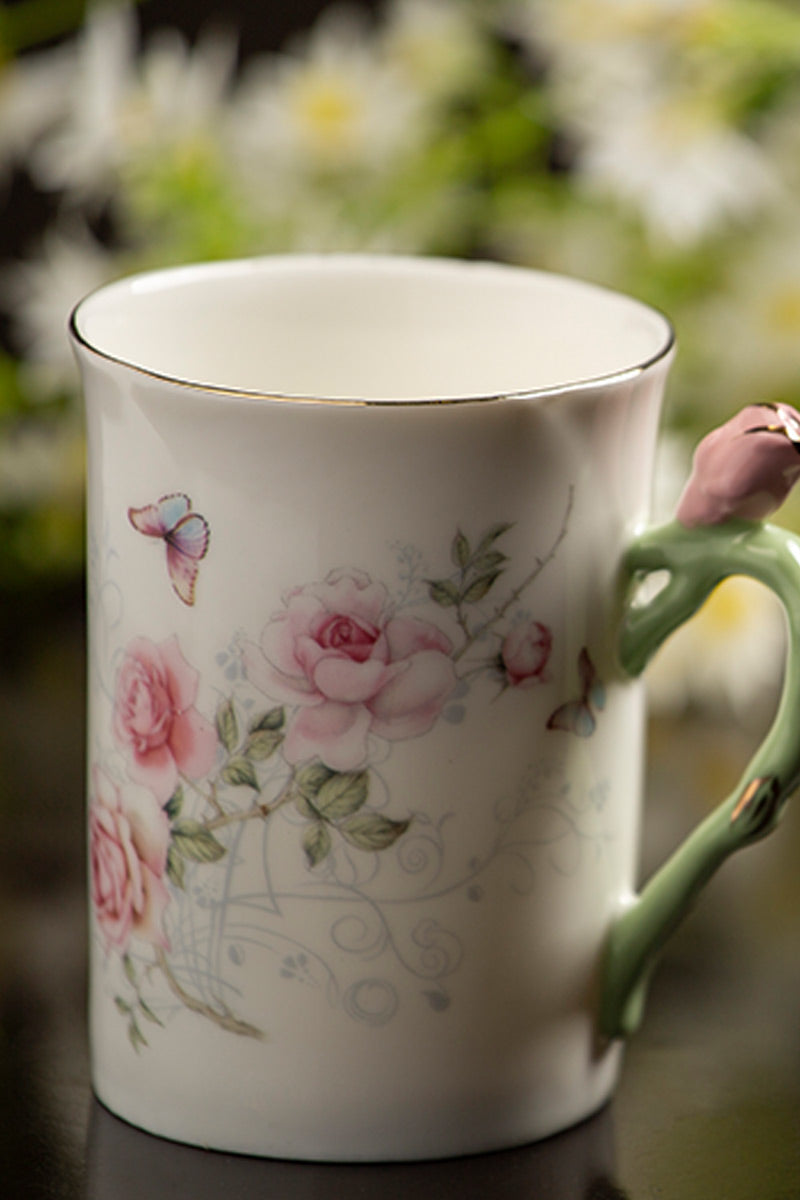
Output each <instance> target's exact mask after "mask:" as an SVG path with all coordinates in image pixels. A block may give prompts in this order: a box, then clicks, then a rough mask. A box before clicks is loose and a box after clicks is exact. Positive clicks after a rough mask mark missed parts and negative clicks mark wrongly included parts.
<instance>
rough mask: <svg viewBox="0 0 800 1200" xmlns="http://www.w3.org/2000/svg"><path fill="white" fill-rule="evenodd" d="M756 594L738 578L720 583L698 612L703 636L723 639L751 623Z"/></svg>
mask: <svg viewBox="0 0 800 1200" xmlns="http://www.w3.org/2000/svg"><path fill="white" fill-rule="evenodd" d="M757 599H758V597H757V596H754V593H753V588H752V587H747V585H745V586H742V584H741V581H740V580H736V579H730V580H727V581H726V582H725V583H721V584H720V585H719V586H718V587H717V588H715V590H714V591H713V592H712V593H711V595H710V596H709V598H708V601H707V603H706V605H705V607H704V608H703V610H702V612H701V614H700V620H701V621H702V623H703V636H704V637H709V638H713V639H719V640H720V641H724V640H725V639H726V638H729V637H730V636H731V635H732V634H735V633H737V632H741V631H743V630H745V629H747V627H748V625H751V624H752V620H753V615H754V611H755V605H756V603H757Z"/></svg>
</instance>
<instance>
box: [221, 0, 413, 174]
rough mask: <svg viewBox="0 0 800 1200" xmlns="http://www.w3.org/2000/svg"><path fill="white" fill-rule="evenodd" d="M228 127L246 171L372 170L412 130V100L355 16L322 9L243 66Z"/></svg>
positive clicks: (409, 136) (399, 146)
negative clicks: (284, 42)
mask: <svg viewBox="0 0 800 1200" xmlns="http://www.w3.org/2000/svg"><path fill="white" fill-rule="evenodd" d="M236 108H237V111H236V115H235V118H234V125H233V128H234V131H235V140H236V146H237V148H238V152H239V159H240V162H241V165H242V169H243V170H244V171H250V172H253V171H256V172H260V174H261V176H262V178H263V182H264V185H265V186H269V184H270V179H271V178H272V179H274V176H275V173H276V172H277V171H280V170H289V171H297V172H300V173H301V174H309V173H310V174H314V173H322V174H325V173H328V172H333V173H337V174H342V175H343V174H346V173H348V172H352V171H358V172H373V171H375V170H380V169H382V168H384V167H386V166H387V165H389V164H391V163H392V161H393V159H394V158H395V156H396V155H397V154H398V153H400V152H402V151H403V150H404V149H405V148H406V147H407V146H408V144H409V143H410V141H412V140H413V139H414V138H415V137H416V136H418V134H417V131H416V129H415V121H414V117H415V115H416V113H417V111H418V100H417V98H416V96H415V94H414V91H413V89H412V88H411V87H410V86H409V84H408V82H407V81H406V80H405V79H404V78H403V76H402V75H401V74H400V73H399V72H398V71H397V69H396V68H395V67H393V66H391V65H390V64H389V63H387V61H386V59H385V57H383V56H382V55H381V54H380V52H379V48H378V45H377V42H376V40H375V39H374V38H372V37H371V36H370V35H369V33H368V31H367V29H366V28H365V27H364V25H363V23H362V21H361V20H359V19H358V17H357V16H356V14H355V13H351V12H350V11H349V10H345V9H338V8H334V9H329V10H326V11H325V12H324V13H323V15H322V17H321V18H320V20H319V21H318V22H317V23H316V24H315V26H314V27H313V28H312V30H311V31H310V33H309V34H308V35H307V37H304V38H302V39H300V40H298V41H297V42H295V43H294V44H293V45H292V46H289V47H288V48H287V50H286V51H285V52H284V53H282V54H281V55H275V56H269V57H261V58H259V59H257V60H255V61H254V62H253V63H252V64H251V65H250V67H249V68H248V70H247V72H246V75H245V78H244V80H243V83H242V86H241V89H240V91H239V95H238V98H237V105H236Z"/></svg>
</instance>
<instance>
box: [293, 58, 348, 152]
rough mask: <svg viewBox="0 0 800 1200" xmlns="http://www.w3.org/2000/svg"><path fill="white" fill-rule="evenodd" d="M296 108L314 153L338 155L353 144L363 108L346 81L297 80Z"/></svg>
mask: <svg viewBox="0 0 800 1200" xmlns="http://www.w3.org/2000/svg"><path fill="white" fill-rule="evenodd" d="M292 108H293V111H294V114H295V119H296V120H297V123H298V125H299V126H300V127H301V130H302V132H303V134H304V136H305V137H306V138H307V139H308V141H309V142H310V143H311V146H312V148H313V149H314V150H316V151H318V152H322V153H328V154H330V153H335V152H336V151H337V150H342V149H344V148H345V147H346V146H347V145H349V144H350V143H351V142H352V141H353V134H354V129H355V125H356V124H357V121H358V117H359V114H360V110H361V105H360V104H359V98H358V96H357V95H356V94H355V93H354V92H353V89H352V88H350V87H349V86H348V84H347V81H346V80H345V79H342V78H339V77H337V76H333V75H327V76H325V75H323V76H320V75H317V76H315V77H312V78H306V79H302V80H297V81H296V84H295V88H294V95H293V97H292Z"/></svg>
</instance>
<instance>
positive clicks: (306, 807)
mask: <svg viewBox="0 0 800 1200" xmlns="http://www.w3.org/2000/svg"><path fill="white" fill-rule="evenodd" d="M292 799H293V800H294V806H295V808H296V809H297V811H298V812H299V813H300V815H301V816H302V817H305V818H306V820H308V821H318V820H319V813H318V812H317V810H316V809H315V808H314V806H313V805H312V804H311V801H310V800H308V799H307V798H306V797H305V796H304V795H303V793H302V792H293V793H292Z"/></svg>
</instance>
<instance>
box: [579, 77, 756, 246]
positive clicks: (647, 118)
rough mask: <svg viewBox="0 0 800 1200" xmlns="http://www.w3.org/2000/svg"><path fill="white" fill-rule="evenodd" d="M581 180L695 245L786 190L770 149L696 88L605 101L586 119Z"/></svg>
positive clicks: (657, 231)
mask: <svg viewBox="0 0 800 1200" xmlns="http://www.w3.org/2000/svg"><path fill="white" fill-rule="evenodd" d="M581 133H582V136H583V139H584V144H583V149H582V152H581V153H580V155H579V158H578V172H579V181H578V182H579V183H582V184H583V186H587V187H589V188H591V189H593V190H598V191H600V192H603V193H606V194H609V195H613V196H616V197H617V198H618V199H620V200H622V201H624V202H626V203H628V204H631V205H632V206H633V207H634V208H635V209H636V210H637V211H638V212H639V213H640V214H641V216H642V217H643V219H644V221H645V224H646V225H647V226H648V228H649V229H650V230H651V231H652V233H653V234H654V235H655V236H657V237H659V238H662V239H666V240H668V241H670V242H672V243H674V244H676V245H678V246H688V245H691V244H693V243H696V242H698V241H700V239H701V238H703V237H705V236H706V235H708V234H711V233H713V232H715V231H716V230H717V229H719V228H720V227H721V226H723V225H724V224H726V223H729V222H731V221H739V220H743V219H745V218H747V217H750V216H752V215H754V214H755V213H756V212H757V211H758V210H759V209H761V208H763V207H764V205H766V204H767V203H769V202H771V201H774V200H775V198H776V197H777V194H778V186H777V178H776V176H775V174H774V172H773V170H772V168H771V165H770V163H769V160H768V159H767V157H766V156H765V155H764V153H763V151H762V150H761V149H760V148H759V147H758V146H757V145H756V144H755V143H754V142H753V141H751V140H750V139H749V138H748V137H746V136H745V135H744V134H741V133H739V132H738V131H737V130H735V129H733V128H730V127H728V126H727V125H726V124H725V122H724V121H722V120H721V119H719V117H718V116H717V115H715V114H714V113H712V112H709V111H708V110H706V109H705V108H704V105H703V103H702V100H701V101H700V102H697V101H696V100H695V98H693V97H692V96H691V95H684V96H677V95H669V94H667V95H665V94H659V93H658V92H657V91H656V90H655V89H654V90H646V91H641V92H639V93H638V94H634V93H630V92H629V93H626V95H625V96H624V97H622V96H620V97H616V98H615V102H612V101H611V98H609V101H608V102H607V103H606V104H599V105H598V106H596V107H595V109H594V112H593V114H592V118H591V119H588V118H587V119H585V120H583V121H582V123H581Z"/></svg>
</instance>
